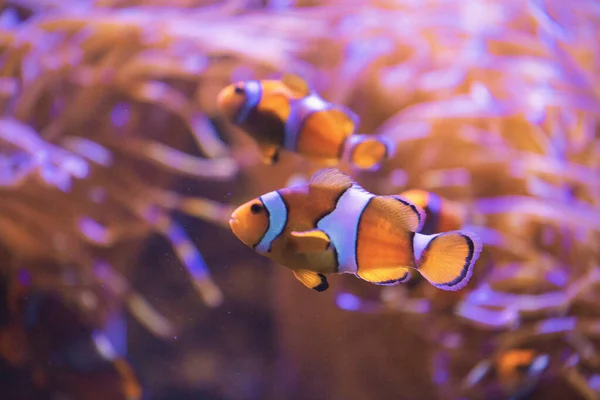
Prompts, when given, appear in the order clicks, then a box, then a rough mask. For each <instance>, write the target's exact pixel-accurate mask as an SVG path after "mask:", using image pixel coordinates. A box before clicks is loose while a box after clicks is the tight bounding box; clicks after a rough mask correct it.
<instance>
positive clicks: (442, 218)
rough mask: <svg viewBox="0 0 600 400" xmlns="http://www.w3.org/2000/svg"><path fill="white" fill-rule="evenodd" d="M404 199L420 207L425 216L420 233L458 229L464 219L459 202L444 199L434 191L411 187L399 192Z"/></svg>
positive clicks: (428, 233)
mask: <svg viewBox="0 0 600 400" xmlns="http://www.w3.org/2000/svg"><path fill="white" fill-rule="evenodd" d="M399 196H400V197H402V198H403V199H405V200H408V201H410V202H411V203H413V204H415V205H417V206H419V207H421V208H422V209H423V211H425V215H427V218H426V220H425V223H424V224H423V228H422V229H421V231H420V232H421V233H423V234H426V235H432V234H434V233H440V232H446V231H454V230H458V229H460V228H461V227H462V226H463V224H464V221H465V215H464V214H465V213H464V211H465V210H464V208H463V207H461V206H460V205H459V204H457V203H455V202H452V201H449V200H446V199H444V198H442V197H440V196H438V195H437V194H435V193H431V192H426V191H424V190H419V189H411V190H407V191H405V192H402V193H400V194H399Z"/></svg>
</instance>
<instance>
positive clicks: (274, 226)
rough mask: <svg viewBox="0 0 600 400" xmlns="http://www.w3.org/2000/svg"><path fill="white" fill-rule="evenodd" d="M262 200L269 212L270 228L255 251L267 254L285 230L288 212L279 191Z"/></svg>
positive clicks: (262, 197) (267, 195)
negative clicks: (274, 241)
mask: <svg viewBox="0 0 600 400" xmlns="http://www.w3.org/2000/svg"><path fill="white" fill-rule="evenodd" d="M260 200H261V201H262V202H263V204H264V205H265V208H266V209H267V211H268V212H269V227H268V228H267V231H266V232H265V234H264V236H263V237H262V239H261V240H260V242H259V243H258V244H257V245H256V247H254V249H255V250H256V251H258V252H261V253H266V252H267V251H269V248H270V247H271V243H273V240H275V239H276V238H277V236H279V235H280V234H281V232H283V228H285V224H286V223H287V214H288V211H287V207H286V205H285V202H284V201H283V198H282V197H281V195H280V194H279V192H278V191H274V192H270V193H267V194H265V195H263V196H260Z"/></svg>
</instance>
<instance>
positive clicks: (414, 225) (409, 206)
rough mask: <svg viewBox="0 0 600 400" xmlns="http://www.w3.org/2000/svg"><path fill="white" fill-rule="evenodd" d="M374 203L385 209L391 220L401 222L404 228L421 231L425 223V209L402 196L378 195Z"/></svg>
mask: <svg viewBox="0 0 600 400" xmlns="http://www.w3.org/2000/svg"><path fill="white" fill-rule="evenodd" d="M372 203H373V205H377V206H379V207H381V208H382V209H383V210H385V212H386V214H387V215H389V219H390V221H394V222H395V223H398V224H400V225H401V227H402V228H403V229H406V230H409V231H411V232H419V231H420V230H421V228H422V227H423V224H424V223H425V211H423V209H422V208H421V207H419V206H416V205H415V204H413V203H411V202H409V201H408V200H406V199H403V198H402V197H399V196H377V197H376V198H374V199H373V200H372Z"/></svg>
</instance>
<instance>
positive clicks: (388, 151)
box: [343, 134, 395, 171]
mask: <svg viewBox="0 0 600 400" xmlns="http://www.w3.org/2000/svg"><path fill="white" fill-rule="evenodd" d="M394 150H395V145H394V143H393V142H392V141H391V140H390V139H389V138H386V137H384V136H380V135H358V134H357V135H352V136H349V137H348V138H347V139H346V142H345V143H344V151H343V158H344V159H345V160H347V161H348V162H350V164H352V165H353V166H355V167H356V168H359V169H362V170H368V171H376V170H378V169H379V168H380V167H381V164H382V163H383V162H384V161H385V160H387V159H389V158H390V157H391V156H392V155H393V153H394Z"/></svg>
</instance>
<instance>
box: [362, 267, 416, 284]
mask: <svg viewBox="0 0 600 400" xmlns="http://www.w3.org/2000/svg"><path fill="white" fill-rule="evenodd" d="M356 275H358V277H359V278H361V279H362V280H364V281H367V282H371V283H374V284H376V285H383V286H394V285H397V284H399V283H402V282H406V281H408V280H409V279H410V271H409V269H408V268H406V267H396V268H372V269H367V270H359V271H358V272H357V273H356Z"/></svg>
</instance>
